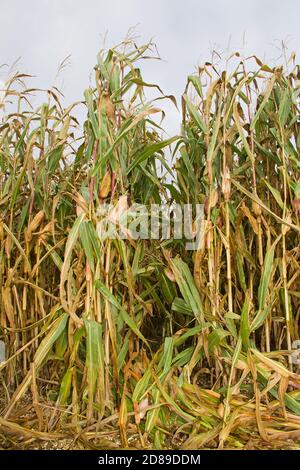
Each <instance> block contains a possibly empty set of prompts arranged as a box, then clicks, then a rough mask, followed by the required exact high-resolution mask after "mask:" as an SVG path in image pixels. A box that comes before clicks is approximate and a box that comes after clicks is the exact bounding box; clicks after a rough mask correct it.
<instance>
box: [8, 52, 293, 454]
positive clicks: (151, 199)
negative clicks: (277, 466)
mask: <svg viewBox="0 0 300 470" xmlns="http://www.w3.org/2000/svg"><path fill="white" fill-rule="evenodd" d="M150 53H151V45H148V44H147V45H145V46H141V47H137V46H136V45H135V44H133V43H127V44H122V45H121V46H119V47H117V48H115V49H113V50H109V51H108V52H107V53H106V54H104V53H100V54H99V57H98V63H97V65H96V67H95V88H94V89H92V88H90V89H88V90H86V91H85V94H84V105H85V106H86V109H87V116H86V120H85V122H84V124H83V125H82V126H81V127H78V125H77V124H78V123H77V121H76V118H75V115H76V106H78V104H77V105H73V106H70V107H68V108H66V109H63V108H62V106H61V104H60V98H59V92H58V90H56V89H52V90H50V91H48V93H47V95H46V96H47V102H45V104H43V105H42V106H41V107H39V108H38V109H37V110H33V109H31V107H30V95H31V93H32V92H33V91H34V90H31V89H27V88H26V87H25V86H24V83H23V80H24V79H25V80H26V79H27V78H26V77H24V76H23V75H20V74H17V75H15V76H14V77H13V78H12V79H11V80H10V81H9V82H8V83H7V84H6V92H5V99H6V100H10V101H12V104H11V105H10V107H9V109H10V110H11V113H10V114H9V113H6V114H5V116H4V117H3V118H2V123H1V125H0V210H1V212H0V216H1V217H0V276H1V294H0V295H1V296H0V339H3V340H4V341H5V343H6V348H7V358H6V361H5V362H3V363H2V364H1V365H0V379H1V384H0V387H1V417H0V443H1V444H0V445H2V447H3V448H35V447H36V446H37V442H41V441H46V442H47V443H48V442H50V441H53V442H55V443H56V444H55V445H56V446H59V442H60V441H61V440H62V442H63V443H66V444H65V447H68V446H69V447H71V448H73V447H76V448H109V447H114V446H120V447H127V446H129V447H134V448H140V447H144V448H150V447H154V448H158V449H160V448H183V449H196V448H202V447H204V448H207V447H208V448H212V447H220V448H222V447H225V448H260V447H263V448H268V447H269V448H272V447H277V448H285V447H287V446H288V447H292V448H298V447H299V443H300V375H299V366H297V365H296V364H293V363H292V361H291V356H290V354H289V352H290V351H291V348H292V343H293V341H294V340H297V339H298V338H299V313H300V289H299V286H300V279H299V274H300V265H299V263H300V251H299V232H300V222H299V210H300V171H299V170H300V163H299V162H300V160H299V150H300V126H299V97H298V92H299V79H300V70H299V67H298V66H294V65H293V62H292V61H291V63H290V64H289V65H288V66H289V68H290V71H288V69H287V68H286V67H284V68H283V67H281V68H280V67H278V68H269V67H268V66H266V65H264V64H262V63H261V62H260V61H259V60H258V59H256V58H255V57H254V58H251V59H249V60H248V61H247V60H246V61H244V60H240V59H239V58H238V57H235V59H234V60H236V61H237V66H236V68H234V67H229V69H231V72H227V73H226V72H222V73H219V72H218V71H217V70H216V68H215V67H214V66H213V65H211V64H206V65H205V66H204V67H203V68H202V69H199V70H198V73H196V74H194V75H191V76H189V77H188V82H187V87H186V90H185V93H184V95H183V99H182V132H181V135H179V136H175V137H173V138H167V139H166V140H162V138H161V135H162V132H161V129H160V127H159V125H158V124H157V120H156V119H155V116H157V115H158V114H159V105H160V101H159V100H161V99H171V100H172V101H174V98H173V97H170V96H164V95H163V94H162V92H161V90H160V89H159V88H158V87H157V93H158V95H157V100H154V101H152V102H147V101H146V98H145V90H146V89H147V87H148V86H152V87H153V85H149V84H148V83H146V82H144V81H143V79H142V77H141V73H140V69H139V63H140V60H141V59H143V57H145V56H149V54H150ZM292 59H293V58H292ZM248 64H252V65H253V64H254V66H253V69H254V71H252V72H248V71H247V69H248ZM171 144H172V151H173V153H174V167H172V168H170V166H169V164H170V161H169V160H168V158H167V157H166V152H165V150H166V149H167V148H168V147H169V146H170V145H171ZM169 173H171V174H172V177H173V183H172V184H171V183H170V177H168V178H167V177H166V176H167V175H168V174H169ZM104 201H109V202H113V203H114V204H117V208H118V210H119V211H123V210H126V206H127V204H130V203H132V202H139V203H143V204H145V205H147V206H148V205H150V204H152V203H156V204H160V203H161V202H162V201H168V202H170V203H172V202H174V201H175V202H177V203H178V204H184V203H193V204H196V203H203V204H204V205H205V236H204V242H203V244H202V245H201V246H199V249H198V250H197V251H196V252H186V251H185V245H184V243H183V241H178V240H172V239H171V240H168V241H160V240H151V241H150V242H149V241H147V240H131V239H127V240H123V239H117V240H113V239H110V238H101V237H99V236H98V234H97V231H96V221H97V210H98V208H99V207H100V206H101V204H102V203H103V202H104ZM42 446H43V445H42Z"/></svg>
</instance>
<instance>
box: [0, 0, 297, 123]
mask: <svg viewBox="0 0 300 470" xmlns="http://www.w3.org/2000/svg"><path fill="white" fill-rule="evenodd" d="M0 6H1V9H0V45H1V47H0V64H3V63H7V64H12V63H13V62H14V61H15V60H16V59H18V58H19V57H21V59H20V61H19V63H18V70H20V71H22V72H26V73H31V74H33V75H35V76H36V78H35V79H34V80H33V82H31V83H32V85H33V86H39V87H44V88H45V87H49V86H52V85H53V84H54V82H55V77H56V73H57V69H58V66H59V64H60V63H61V61H62V60H63V59H64V58H65V57H66V56H68V55H69V54H71V59H70V65H69V66H68V67H67V68H66V69H65V70H64V72H63V74H62V75H60V77H59V78H58V79H57V82H56V84H57V85H59V87H60V89H61V90H62V91H63V93H64V94H65V96H66V100H67V102H68V103H69V102H70V101H76V100H78V99H81V98H82V93H83V90H84V89H85V88H86V87H87V86H88V85H89V80H90V72H91V69H92V67H93V65H94V64H95V57H96V54H97V51H98V50H99V49H100V48H102V47H103V38H104V36H105V34H107V36H106V45H107V46H111V45H113V44H115V43H118V42H120V41H121V40H122V38H124V37H125V36H126V33H127V31H128V29H129V28H131V27H134V26H136V29H135V31H136V33H137V34H139V36H140V40H141V41H146V40H148V39H150V38H153V39H154V41H155V42H156V44H157V46H158V49H159V52H160V55H161V57H162V58H163V59H164V61H162V62H158V61H153V62H151V64H150V63H149V61H148V63H147V65H146V66H145V67H144V79H145V80H146V81H151V80H152V81H155V82H157V83H159V84H160V85H161V87H162V88H163V90H164V91H165V92H166V93H168V94H174V95H176V96H177V97H178V96H179V95H180V93H181V92H182V91H183V89H184V86H185V79H186V76H187V75H188V74H189V73H192V72H193V71H194V70H195V67H196V65H198V64H201V63H202V62H204V61H206V60H210V58H211V51H212V50H213V48H216V49H217V50H218V51H221V52H224V51H225V53H226V51H228V52H229V51H235V50H237V49H238V50H242V52H243V53H244V54H257V55H259V56H260V57H262V58H266V59H267V60H268V61H269V62H271V63H272V62H273V61H275V60H278V57H279V56H280V54H281V52H280V48H279V45H280V41H281V40H283V41H284V42H285V43H286V45H287V46H288V48H289V50H290V51H296V53H297V56H298V60H299V56H300V32H299V18H300V2H299V0H284V1H282V0H250V1H247V2H245V1H243V0H210V1H209V0H198V1H197V0H184V1H182V0H160V1H159V0H148V1H147V0H26V1H22V0H0ZM4 72H5V69H1V74H0V78H2V79H3V78H4ZM175 121H177V117H176V113H171V115H170V117H169V123H168V126H170V127H171V128H173V127H174V126H175Z"/></svg>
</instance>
